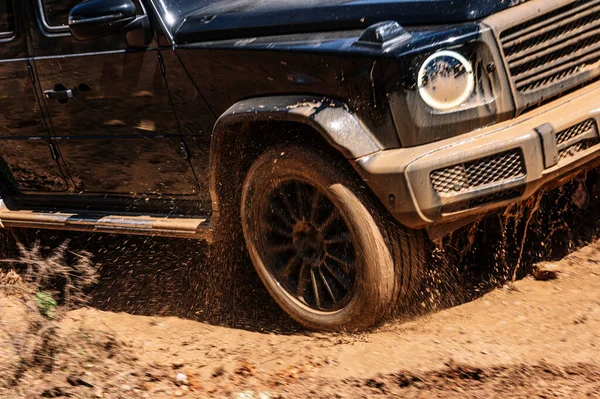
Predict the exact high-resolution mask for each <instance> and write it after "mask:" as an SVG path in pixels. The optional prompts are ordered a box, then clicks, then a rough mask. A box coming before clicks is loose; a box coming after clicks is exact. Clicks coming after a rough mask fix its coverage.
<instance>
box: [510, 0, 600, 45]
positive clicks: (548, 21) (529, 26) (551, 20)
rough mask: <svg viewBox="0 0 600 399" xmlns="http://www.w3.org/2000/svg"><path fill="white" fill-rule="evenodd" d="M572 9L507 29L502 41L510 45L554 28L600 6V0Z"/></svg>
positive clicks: (555, 12)
mask: <svg viewBox="0 0 600 399" xmlns="http://www.w3.org/2000/svg"><path fill="white" fill-rule="evenodd" d="M578 3H579V4H576V5H575V6H574V7H572V8H571V9H567V10H566V11H565V10H564V9H563V8H559V9H558V10H555V11H552V12H550V13H547V14H544V16H543V17H537V18H535V19H533V20H531V21H528V22H526V23H524V24H521V25H517V26H515V27H513V28H510V29H507V30H506V31H504V33H503V34H502V39H503V41H504V42H505V43H508V42H510V41H512V40H515V39H518V38H520V37H522V36H523V35H526V34H529V33H532V32H538V31H540V30H541V29H545V28H548V27H552V26H553V24H555V23H560V21H564V20H565V18H570V17H571V16H573V15H575V14H578V13H582V12H585V11H586V10H587V9H589V8H591V7H594V6H596V5H600V0H594V1H590V2H581V1H580V2H578ZM582 3H583V4H582Z"/></svg>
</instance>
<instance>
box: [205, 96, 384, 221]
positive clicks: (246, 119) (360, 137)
mask: <svg viewBox="0 0 600 399" xmlns="http://www.w3.org/2000/svg"><path fill="white" fill-rule="evenodd" d="M287 140H289V141H293V142H296V143H298V142H304V143H307V144H311V145H318V146H320V147H322V148H323V149H324V150H326V151H328V152H330V153H332V154H333V155H334V156H336V157H338V158H342V159H346V160H353V159H356V158H359V157H362V156H366V155H369V154H372V153H375V152H377V151H379V150H381V148H382V146H381V144H380V143H379V141H378V140H377V139H376V138H375V136H374V135H373V134H372V133H371V132H370V131H369V130H368V128H367V127H366V126H364V124H362V123H361V121H360V120H359V119H358V118H357V117H356V116H355V115H354V114H353V113H352V111H351V110H350V109H349V108H348V106H347V105H346V104H344V103H343V102H341V101H339V100H335V99H330V98H324V97H317V96H273V97H259V98H252V99H248V100H244V101H240V102H238V103H236V104H234V105H233V106H232V107H230V108H229V109H228V110H227V111H226V112H225V113H223V115H222V116H221V117H220V118H219V119H218V120H217V122H216V124H215V127H214V129H213V136H212V140H211V149H210V189H211V195H212V201H213V210H214V212H215V216H216V217H217V218H218V217H219V214H220V212H221V210H223V209H224V208H226V206H227V205H228V204H229V203H230V202H231V201H237V198H235V197H236V196H235V190H233V191H231V190H232V187H231V185H232V183H234V182H236V181H237V182H239V181H240V180H241V179H243V177H242V178H241V179H240V178H238V179H236V178H235V176H234V175H233V174H235V173H243V174H244V175H245V172H246V170H247V169H248V168H249V167H250V164H251V163H252V159H253V158H255V157H257V156H258V155H260V152H262V151H264V150H265V149H266V148H268V147H269V146H272V145H276V144H278V143H281V142H284V141H287ZM238 177H239V176H238ZM224 182H227V183H224ZM231 204H232V205H233V204H235V202H231Z"/></svg>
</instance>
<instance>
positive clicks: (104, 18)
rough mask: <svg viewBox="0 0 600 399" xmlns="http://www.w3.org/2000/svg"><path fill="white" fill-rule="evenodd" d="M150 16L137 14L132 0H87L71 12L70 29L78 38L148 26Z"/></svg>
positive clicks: (83, 38) (107, 34) (88, 37)
mask: <svg viewBox="0 0 600 399" xmlns="http://www.w3.org/2000/svg"><path fill="white" fill-rule="evenodd" d="M147 27H148V17H146V16H145V15H142V16H136V8H135V4H134V3H133V1H132V0H86V1H84V2H82V3H79V4H78V5H76V6H75V7H73V9H72V10H71V13H70V14H69V29H70V30H71V34H72V35H73V37H75V39H77V40H90V39H95V38H98V37H102V36H109V35H114V34H117V33H124V32H129V31H132V30H136V29H140V28H147Z"/></svg>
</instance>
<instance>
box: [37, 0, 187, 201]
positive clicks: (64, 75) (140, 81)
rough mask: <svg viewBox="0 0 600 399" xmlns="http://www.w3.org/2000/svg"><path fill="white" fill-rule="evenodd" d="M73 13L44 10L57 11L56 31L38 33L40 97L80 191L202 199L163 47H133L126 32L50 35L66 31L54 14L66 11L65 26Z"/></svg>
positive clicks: (40, 12) (49, 20) (52, 18)
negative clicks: (161, 51) (187, 152)
mask: <svg viewBox="0 0 600 399" xmlns="http://www.w3.org/2000/svg"><path fill="white" fill-rule="evenodd" d="M42 3H43V4H46V3H47V4H50V3H51V1H49V0H42ZM73 3H74V4H76V3H78V1H74V2H73ZM74 4H73V5H74ZM68 9H69V7H64V6H63V7H62V8H56V9H54V8H52V7H49V8H42V9H41V10H38V15H44V14H43V13H46V14H49V13H50V15H46V17H47V19H46V22H45V23H46V24H55V25H51V26H50V28H48V27H44V24H43V23H42V24H38V25H37V26H32V27H31V31H32V36H33V38H34V41H33V48H34V51H35V66H36V70H37V73H38V76H39V79H40V87H41V91H42V92H43V95H44V100H45V104H46V107H47V109H48V113H49V114H50V117H51V120H52V125H53V130H54V135H55V139H56V142H57V144H58V146H59V148H60V151H61V155H62V158H63V159H64V162H65V163H66V164H67V167H68V170H69V173H70V176H71V178H72V180H73V182H74V186H75V189H76V191H77V192H81V193H83V194H109V195H116V196H131V197H136V198H140V197H148V196H151V197H152V196H154V197H155V196H158V197H161V196H170V197H174V198H175V197H179V196H193V195H196V194H197V192H198V186H197V182H196V179H195V176H194V173H193V171H192V168H191V166H190V164H189V161H188V160H187V159H186V156H185V151H184V150H182V148H181V135H180V132H179V128H178V125H177V120H176V118H175V115H174V113H173V109H172V107H171V104H170V101H169V95H168V90H167V87H166V83H165V79H164V76H163V72H162V68H161V66H160V64H159V62H158V61H159V59H158V51H157V46H156V45H155V44H154V43H151V44H149V45H148V46H147V47H135V48H134V47H131V45H130V42H128V39H127V35H126V34H122V35H121V34H117V35H112V36H107V37H102V38H98V39H92V40H87V41H77V40H75V39H74V38H72V37H71V36H70V34H69V32H68V30H64V31H63V32H62V33H60V35H58V36H52V35H48V32H44V29H53V28H54V29H59V28H60V24H59V22H60V21H61V19H60V18H58V17H57V16H56V15H54V14H52V13H53V12H54V11H53V10H62V11H61V12H62V13H63V15H61V18H63V19H62V20H64V21H65V22H66V18H67V13H68ZM65 10H67V11H65ZM140 12H144V11H143V10H142V9H141V8H140ZM34 14H35V13H34Z"/></svg>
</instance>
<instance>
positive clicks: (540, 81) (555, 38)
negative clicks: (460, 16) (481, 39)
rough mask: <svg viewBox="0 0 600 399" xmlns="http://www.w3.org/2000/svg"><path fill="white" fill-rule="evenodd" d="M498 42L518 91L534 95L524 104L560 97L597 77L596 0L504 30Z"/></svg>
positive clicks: (599, 21)
mask: <svg viewBox="0 0 600 399" xmlns="http://www.w3.org/2000/svg"><path fill="white" fill-rule="evenodd" d="M500 41H501V43H502V48H503V50H504V55H505V57H506V60H507V63H508V66H509V70H510V75H511V77H512V81H513V84H514V86H515V88H516V90H517V92H518V93H520V94H522V95H526V94H528V93H534V92H537V93H538V95H537V96H533V97H534V98H532V97H529V98H524V99H522V100H523V101H525V102H526V103H525V104H521V105H522V106H523V107H525V106H527V104H528V103H531V102H534V101H540V100H543V99H547V98H550V97H553V96H556V95H559V94H561V93H562V92H565V91H567V90H569V89H571V88H573V87H575V86H577V85H581V84H582V83H585V82H586V81H589V80H591V79H592V78H594V77H596V76H598V75H600V70H598V68H597V67H598V65H599V62H600V0H591V1H590V0H579V1H574V2H572V3H571V4H569V5H566V6H563V7H561V8H558V9H556V10H554V11H552V12H549V13H546V14H543V15H541V16H539V17H536V18H534V19H531V20H529V21H527V22H525V23H523V24H520V25H517V26H515V27H512V28H510V29H507V30H505V31H504V32H502V34H501V35H500ZM540 92H541V93H540ZM526 97H527V96H526Z"/></svg>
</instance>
